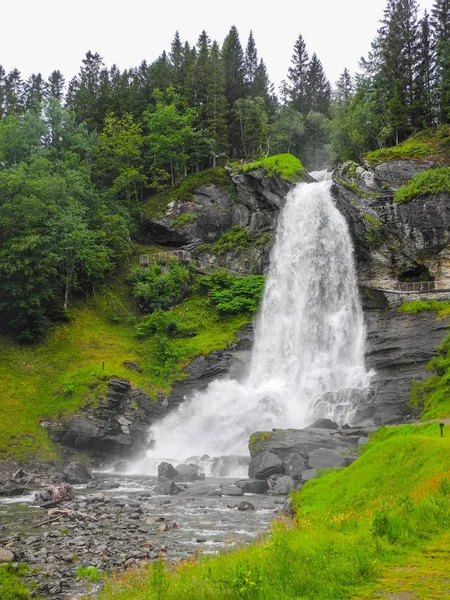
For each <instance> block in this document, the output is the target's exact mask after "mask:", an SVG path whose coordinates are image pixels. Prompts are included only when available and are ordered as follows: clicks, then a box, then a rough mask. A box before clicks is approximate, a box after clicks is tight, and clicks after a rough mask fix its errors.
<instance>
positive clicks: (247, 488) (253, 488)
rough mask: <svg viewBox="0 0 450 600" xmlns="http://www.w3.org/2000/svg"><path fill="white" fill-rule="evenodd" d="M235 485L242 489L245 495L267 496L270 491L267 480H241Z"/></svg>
mask: <svg viewBox="0 0 450 600" xmlns="http://www.w3.org/2000/svg"><path fill="white" fill-rule="evenodd" d="M235 485H237V487H239V488H241V489H242V491H243V492H244V494H265V493H266V492H267V490H268V489H269V486H268V485H267V481H266V480H265V479H239V480H238V481H235Z"/></svg>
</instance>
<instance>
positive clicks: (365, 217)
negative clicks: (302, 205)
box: [332, 160, 450, 287]
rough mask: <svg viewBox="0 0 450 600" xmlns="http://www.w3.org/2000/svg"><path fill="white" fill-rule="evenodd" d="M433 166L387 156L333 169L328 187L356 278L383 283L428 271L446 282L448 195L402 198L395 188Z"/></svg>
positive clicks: (449, 268)
mask: <svg viewBox="0 0 450 600" xmlns="http://www.w3.org/2000/svg"><path fill="white" fill-rule="evenodd" d="M431 166H433V163H430V162H429V161H428V162H427V161H414V160H409V161H389V162H387V163H383V164H381V165H379V166H377V167H376V168H375V170H373V171H371V170H366V169H364V168H362V167H356V168H350V167H349V165H348V164H346V165H342V166H341V167H340V168H338V169H337V171H336V174H335V178H334V183H333V187H332V193H333V196H334V198H335V199H336V205H337V207H338V208H339V210H340V211H341V212H342V213H343V215H344V216H345V218H346V220H347V222H348V224H349V228H350V233H351V235H352V238H353V243H354V247H355V254H356V259H357V263H358V272H359V276H360V278H361V279H372V280H377V281H379V282H380V285H381V286H382V285H383V282H384V283H386V282H388V281H389V280H397V279H402V278H413V279H414V278H419V277H420V276H423V275H424V274H425V275H428V276H430V277H432V278H433V279H439V280H440V281H441V284H445V283H446V282H447V283H448V284H449V287H450V198H449V196H448V194H433V195H429V196H424V197H420V198H416V199H413V200H411V201H410V202H407V203H400V204H399V203H397V202H395V201H394V192H395V190H396V189H398V188H399V187H401V186H403V185H405V184H406V183H407V182H408V180H409V179H410V178H411V177H412V176H413V175H415V174H416V173H420V172H422V171H424V170H426V169H429V168H430V167H431Z"/></svg>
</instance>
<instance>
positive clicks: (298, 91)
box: [288, 35, 309, 115]
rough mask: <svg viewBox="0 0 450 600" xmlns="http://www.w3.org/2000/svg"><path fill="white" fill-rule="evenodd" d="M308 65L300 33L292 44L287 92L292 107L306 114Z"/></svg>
mask: <svg viewBox="0 0 450 600" xmlns="http://www.w3.org/2000/svg"><path fill="white" fill-rule="evenodd" d="M308 67H309V56H308V52H307V50H306V44H305V41H304V39H303V37H302V36H301V35H299V36H298V38H297V40H296V42H295V44H294V52H293V54H292V66H291V67H289V70H288V79H289V81H290V84H289V86H288V93H289V96H290V101H291V104H292V106H293V108H294V109H295V110H296V111H297V112H299V113H301V114H304V115H306V113H307V112H308V99H307V94H308V91H307V90H308Z"/></svg>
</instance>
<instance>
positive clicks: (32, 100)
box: [24, 73, 48, 111]
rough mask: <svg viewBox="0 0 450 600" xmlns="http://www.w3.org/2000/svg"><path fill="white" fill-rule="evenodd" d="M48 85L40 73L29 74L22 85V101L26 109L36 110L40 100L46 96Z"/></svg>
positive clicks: (38, 107)
mask: <svg viewBox="0 0 450 600" xmlns="http://www.w3.org/2000/svg"><path fill="white" fill-rule="evenodd" d="M47 94H48V86H47V82H46V81H44V79H43V78H42V75H41V74H40V73H38V74H37V75H35V74H34V73H33V74H32V75H30V77H29V78H28V79H27V81H26V82H25V85H24V101H25V108H26V109H27V110H34V111H38V110H39V109H40V105H41V102H42V100H43V99H44V98H46V97H47Z"/></svg>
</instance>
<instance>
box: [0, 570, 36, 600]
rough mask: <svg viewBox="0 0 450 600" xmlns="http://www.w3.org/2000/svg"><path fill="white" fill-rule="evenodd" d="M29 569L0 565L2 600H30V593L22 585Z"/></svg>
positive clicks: (0, 592) (0, 594) (0, 596)
mask: <svg viewBox="0 0 450 600" xmlns="http://www.w3.org/2000/svg"><path fill="white" fill-rule="evenodd" d="M27 572H28V567H26V566H25V565H19V566H18V567H14V566H13V565H11V564H6V565H0V600H28V599H29V598H30V592H29V591H28V589H27V588H26V587H25V586H24V585H23V583H22V577H23V576H24V575H26V573H27Z"/></svg>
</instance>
